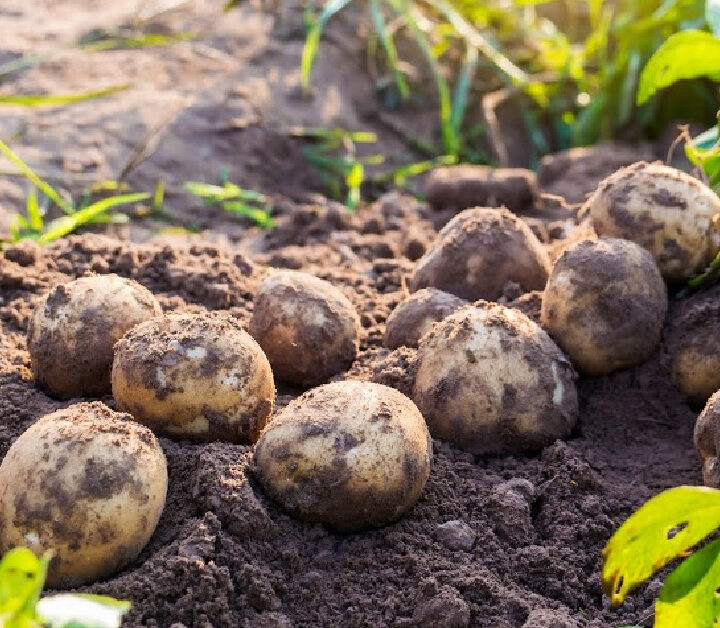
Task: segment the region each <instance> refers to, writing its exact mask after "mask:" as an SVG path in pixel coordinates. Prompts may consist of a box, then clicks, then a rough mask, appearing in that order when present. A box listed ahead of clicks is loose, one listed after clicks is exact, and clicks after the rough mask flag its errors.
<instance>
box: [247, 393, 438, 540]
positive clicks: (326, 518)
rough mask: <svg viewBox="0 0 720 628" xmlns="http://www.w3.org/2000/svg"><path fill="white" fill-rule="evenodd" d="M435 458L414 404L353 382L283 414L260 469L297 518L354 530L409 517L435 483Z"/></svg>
mask: <svg viewBox="0 0 720 628" xmlns="http://www.w3.org/2000/svg"><path fill="white" fill-rule="evenodd" d="M431 453H432V443H431V441H430V435H429V434H428V429H427V426H426V425H425V421H424V420H423V417H422V415H421V414H420V412H419V411H418V409H417V408H416V407H415V405H414V404H413V402H412V401H410V399H408V398H407V397H406V396H405V395H403V394H402V393H400V392H398V391H397V390H394V389H392V388H388V387H387V386H382V385H381V384H373V383H370V382H361V381H353V380H348V381H343V382H334V383H332V384H326V385H324V386H320V387H319V388H315V389H313V390H310V391H308V392H307V393H305V394H304V395H303V396H302V397H299V398H298V399H296V400H295V401H293V402H291V403H290V405H288V406H287V407H286V408H285V409H284V410H283V411H282V412H280V414H279V415H278V416H277V417H275V418H274V419H273V420H272V422H271V423H270V424H269V425H268V426H267V427H266V428H265V431H264V432H263V433H262V435H261V436H260V440H259V441H258V444H257V447H256V449H255V458H254V462H255V464H254V466H255V469H256V471H257V474H258V476H259V479H260V481H261V483H262V485H263V486H264V488H265V490H266V491H267V492H268V493H269V494H270V495H271V496H272V497H273V498H274V499H275V500H276V501H277V502H278V503H279V504H280V505H281V506H282V507H283V508H285V509H286V510H287V511H288V512H290V513H291V514H292V515H294V516H296V517H298V518H300V519H303V520H305V521H311V522H315V523H324V524H327V525H329V526H330V527H332V528H335V529H337V530H341V531H351V530H360V529H362V528H369V527H377V526H382V525H385V524H387V523H390V522H391V521H394V520H396V519H398V518H399V517H400V516H401V515H402V514H403V513H404V512H405V511H406V510H408V509H409V508H410V507H411V506H412V505H413V504H414V503H415V502H416V501H417V499H418V497H419V496H420V494H421V493H422V490H423V488H424V486H425V482H426V481H427V479H428V475H429V474H430V458H431Z"/></svg>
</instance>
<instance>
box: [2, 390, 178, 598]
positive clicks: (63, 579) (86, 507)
mask: <svg viewBox="0 0 720 628" xmlns="http://www.w3.org/2000/svg"><path fill="white" fill-rule="evenodd" d="M166 492H167V465H166V462H165V456H164V455H163V452H162V449H160V446H159V444H158V442H157V439H156V438H155V436H153V434H152V432H150V430H148V429H147V428H146V427H144V426H142V425H139V424H138V423H136V422H135V421H133V420H132V417H130V416H129V415H127V414H121V413H118V412H113V411H112V410H110V408H108V407H107V406H105V405H103V404H102V403H100V402H98V401H95V402H91V403H87V402H85V403H78V404H75V405H72V406H70V407H69V408H65V409H63V410H58V411H57V412H53V413H51V414H48V415H46V416H44V417H42V418H41V419H40V420H39V421H37V422H36V423H35V424H33V425H32V426H31V427H30V428H29V429H28V430H27V431H26V432H24V433H23V434H21V435H20V437H19V438H18V439H17V440H16V441H15V442H14V443H13V444H12V446H11V447H10V450H9V451H8V453H7V455H6V456H5V459H4V460H3V461H2V465H0V520H1V521H2V526H0V550H1V551H2V552H3V553H4V552H6V551H8V550H9V549H11V548H13V547H19V546H25V547H29V548H30V549H32V550H33V551H34V552H36V553H37V554H42V553H44V552H45V551H47V550H53V552H54V558H53V560H52V562H51V563H50V569H49V572H48V578H47V584H48V586H50V587H54V588H70V587H76V586H79V585H82V584H87V583H91V582H95V581H97V580H101V579H103V578H106V577H108V576H111V575H112V574H114V573H115V572H117V571H118V570H120V569H122V568H123V567H124V566H125V565H127V564H129V563H131V562H132V561H133V560H135V559H136V558H137V556H138V555H139V554H140V552H141V550H142V548H143V547H145V545H146V544H147V542H148V541H149V540H150V537H151V536H152V534H153V532H154V531H155V527H156V526H157V523H158V521H159V519H160V515H161V514H162V510H163V507H164V505H165V496H166Z"/></svg>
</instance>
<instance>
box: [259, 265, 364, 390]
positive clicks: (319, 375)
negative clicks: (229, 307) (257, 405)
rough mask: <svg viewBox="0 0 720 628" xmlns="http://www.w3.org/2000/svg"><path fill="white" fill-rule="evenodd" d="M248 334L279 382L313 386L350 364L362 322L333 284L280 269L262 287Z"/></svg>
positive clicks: (354, 354)
mask: <svg viewBox="0 0 720 628" xmlns="http://www.w3.org/2000/svg"><path fill="white" fill-rule="evenodd" d="M249 331H250V334H251V335H252V337H253V338H255V340H257V341H258V344H259V345H260V346H261V347H262V348H263V351H265V354H266V355H267V357H268V360H270V364H271V365H272V368H273V372H274V373H275V376H276V377H277V378H278V379H280V380H283V381H286V382H289V383H292V384H298V385H300V386H310V385H313V384H317V383H320V382H324V381H327V380H328V379H329V378H330V377H332V376H333V375H335V374H337V373H339V372H340V371H342V370H344V369H346V368H348V367H349V366H350V365H351V364H352V362H353V360H354V359H355V356H356V355H357V351H358V344H359V343H358V337H359V335H360V319H359V317H358V314H357V312H356V311H355V308H354V307H353V305H352V303H350V301H349V300H348V299H347V297H346V296H345V295H344V294H343V293H342V292H340V290H338V289H337V288H335V287H334V286H333V285H332V284H330V283H328V282H327V281H323V280H322V279H318V278H317V277H314V276H313V275H309V274H307V273H300V272H294V271H282V272H277V273H274V274H272V275H270V276H269V277H267V278H266V279H265V280H264V281H263V282H262V283H261V284H260V286H259V288H258V291H257V294H256V295H255V303H254V309H253V316H252V320H251V321H250V328H249Z"/></svg>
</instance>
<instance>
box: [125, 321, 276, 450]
mask: <svg viewBox="0 0 720 628" xmlns="http://www.w3.org/2000/svg"><path fill="white" fill-rule="evenodd" d="M112 383H113V396H114V397H115V401H116V402H117V405H118V408H120V409H121V410H124V411H126V412H129V413H130V414H132V415H133V416H134V417H135V419H136V420H138V421H139V422H141V423H143V424H145V425H147V426H148V427H150V428H151V429H152V430H153V431H155V432H157V433H159V434H165V435H167V436H170V437H175V438H187V439H190V440H196V441H210V440H227V441H230V442H233V443H245V444H250V443H254V442H255V441H256V440H257V437H258V435H259V434H260V431H261V430H262V428H263V427H264V426H265V423H266V422H267V420H268V418H269V417H270V415H271V414H272V408H273V404H274V401H275V384H274V381H273V374H272V371H271V369H270V364H269V363H268V361H267V358H266V357H265V354H264V353H263V352H262V349H261V348H260V347H259V346H258V344H257V343H256V342H255V341H254V340H253V339H252V338H251V337H250V335H249V334H248V333H247V332H245V331H244V330H243V329H242V327H241V326H240V323H239V322H238V321H237V320H236V319H234V318H232V317H231V316H227V315H182V314H173V315H168V316H164V317H159V318H155V319H153V320H150V321H147V322H145V323H143V324H141V325H138V326H137V327H135V328H134V329H133V330H131V331H130V332H129V333H128V334H126V335H125V336H124V337H123V338H122V340H120V341H119V342H118V343H117V345H116V346H115V360H114V363H113V371H112Z"/></svg>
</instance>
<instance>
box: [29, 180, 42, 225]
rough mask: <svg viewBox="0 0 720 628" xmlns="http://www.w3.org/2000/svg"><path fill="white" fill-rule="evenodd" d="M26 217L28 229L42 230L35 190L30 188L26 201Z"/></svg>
mask: <svg viewBox="0 0 720 628" xmlns="http://www.w3.org/2000/svg"><path fill="white" fill-rule="evenodd" d="M26 209H27V217H28V221H29V222H30V228H31V229H32V230H33V231H40V230H41V229H42V228H43V219H42V214H41V213H40V206H39V205H38V200H37V194H36V192H35V188H30V190H29V191H28V195H27V200H26Z"/></svg>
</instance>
